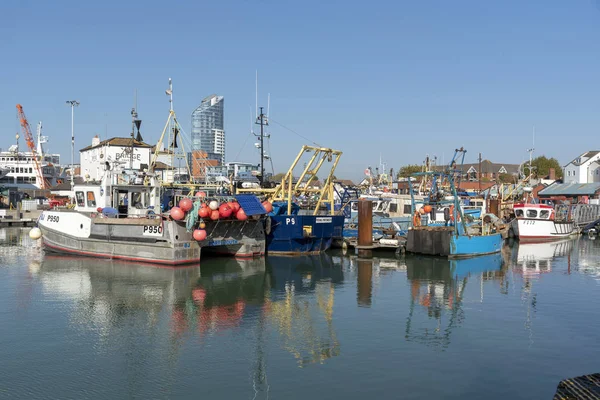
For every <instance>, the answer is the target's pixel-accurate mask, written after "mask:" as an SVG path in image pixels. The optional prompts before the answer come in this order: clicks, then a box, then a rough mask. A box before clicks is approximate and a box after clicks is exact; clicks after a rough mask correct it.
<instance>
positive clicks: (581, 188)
mask: <svg viewBox="0 0 600 400" xmlns="http://www.w3.org/2000/svg"><path fill="white" fill-rule="evenodd" d="M598 190H600V182H595V183H554V184H552V185H550V186H548V187H547V188H545V189H543V190H540V192H539V193H538V195H540V196H592V195H594V194H595V193H596V192H597V191H598Z"/></svg>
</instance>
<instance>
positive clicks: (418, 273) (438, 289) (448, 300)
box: [405, 253, 505, 348]
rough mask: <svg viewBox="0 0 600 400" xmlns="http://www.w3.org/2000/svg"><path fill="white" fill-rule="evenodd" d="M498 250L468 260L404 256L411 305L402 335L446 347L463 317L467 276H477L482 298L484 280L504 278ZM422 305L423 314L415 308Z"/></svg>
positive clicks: (412, 339)
mask: <svg viewBox="0 0 600 400" xmlns="http://www.w3.org/2000/svg"><path fill="white" fill-rule="evenodd" d="M503 264H504V262H503V258H502V255H501V253H496V254H490V255H487V256H481V257H476V258H469V259H459V260H448V259H445V258H437V257H410V258H409V257H407V259H406V265H407V278H408V280H409V282H410V306H409V312H408V318H407V320H406V331H405V338H406V340H408V341H415V342H419V343H423V344H426V345H428V346H432V347H439V348H447V347H448V346H449V344H450V335H451V333H452V330H453V329H454V328H455V327H456V326H458V325H460V324H461V323H462V321H463V319H464V313H463V310H462V303H463V298H464V291H465V288H466V286H467V282H468V281H469V279H470V278H474V277H477V276H479V277H480V284H481V286H480V291H481V292H480V295H481V301H483V282H484V281H485V280H500V281H503V280H504V279H505V269H503ZM419 307H422V308H424V309H425V310H426V313H422V312H418V311H416V309H417V308H419Z"/></svg>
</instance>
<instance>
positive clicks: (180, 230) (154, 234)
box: [38, 211, 265, 265]
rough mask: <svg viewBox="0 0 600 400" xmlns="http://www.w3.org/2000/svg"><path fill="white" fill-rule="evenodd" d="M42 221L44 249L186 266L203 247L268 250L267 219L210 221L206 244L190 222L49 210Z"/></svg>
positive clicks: (242, 252) (244, 253)
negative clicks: (194, 234) (190, 227)
mask: <svg viewBox="0 0 600 400" xmlns="http://www.w3.org/2000/svg"><path fill="white" fill-rule="evenodd" d="M233 224H235V225H236V226H233ZM228 225H231V226H228ZM38 226H39V227H40V229H41V230H42V242H43V245H44V249H45V250H47V251H51V252H56V253H63V254H75V255H82V256H90V257H100V258H110V259H121V260H127V261H137V262H148V263H153V264H164V265H181V264H190V263H198V262H199V261H200V253H201V249H202V247H203V246H207V247H211V248H214V250H215V251H217V252H219V253H222V254H228V255H233V256H237V257H252V256H259V255H262V254H264V252H265V239H264V231H263V229H262V220H256V221H248V222H242V221H230V222H227V223H225V222H221V223H220V224H207V227H206V230H207V232H208V233H209V237H210V240H206V241H203V242H202V244H200V243H199V242H197V241H196V240H194V238H193V237H192V234H191V233H189V232H187V230H186V228H185V223H183V222H177V221H169V220H163V219H162V218H160V217H159V218H100V217H93V216H91V215H90V214H86V213H81V212H77V211H44V212H43V213H42V214H41V216H40V219H39V221H38Z"/></svg>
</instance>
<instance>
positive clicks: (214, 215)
mask: <svg viewBox="0 0 600 400" xmlns="http://www.w3.org/2000/svg"><path fill="white" fill-rule="evenodd" d="M210 219H212V220H213V221H216V220H218V219H219V210H212V211H211V212H210Z"/></svg>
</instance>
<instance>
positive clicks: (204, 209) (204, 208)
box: [198, 204, 210, 218]
mask: <svg viewBox="0 0 600 400" xmlns="http://www.w3.org/2000/svg"><path fill="white" fill-rule="evenodd" d="M209 215H210V208H208V207H207V206H206V204H203V205H202V207H200V209H199V210H198V216H199V217H200V218H206V217H208V216H209Z"/></svg>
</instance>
